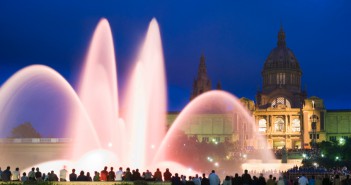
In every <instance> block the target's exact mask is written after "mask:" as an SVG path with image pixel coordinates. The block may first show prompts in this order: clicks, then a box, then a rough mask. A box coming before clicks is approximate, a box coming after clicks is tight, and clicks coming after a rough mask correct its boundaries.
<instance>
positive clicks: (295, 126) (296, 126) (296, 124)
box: [291, 119, 301, 132]
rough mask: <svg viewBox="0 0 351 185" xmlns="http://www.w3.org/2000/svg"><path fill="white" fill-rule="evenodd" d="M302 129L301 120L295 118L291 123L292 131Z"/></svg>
mask: <svg viewBox="0 0 351 185" xmlns="http://www.w3.org/2000/svg"><path fill="white" fill-rule="evenodd" d="M300 130H301V125H300V120H299V119H293V120H292V124H291V131H292V132H300Z"/></svg>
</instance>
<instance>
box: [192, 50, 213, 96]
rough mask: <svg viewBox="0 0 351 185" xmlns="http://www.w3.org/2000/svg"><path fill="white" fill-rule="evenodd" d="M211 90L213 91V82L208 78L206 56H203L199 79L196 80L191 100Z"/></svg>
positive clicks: (198, 74) (198, 73)
mask: <svg viewBox="0 0 351 185" xmlns="http://www.w3.org/2000/svg"><path fill="white" fill-rule="evenodd" d="M209 90H211V81H210V79H209V78H208V76H207V68H206V63H205V56H204V55H201V57H200V64H199V68H198V72H197V77H196V79H194V83H193V90H192V93H191V97H190V100H192V99H194V98H195V97H196V96H198V95H200V94H202V93H204V92H206V91H209Z"/></svg>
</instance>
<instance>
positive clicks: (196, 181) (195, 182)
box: [193, 174, 231, 185]
mask: <svg viewBox="0 0 351 185" xmlns="http://www.w3.org/2000/svg"><path fill="white" fill-rule="evenodd" d="M193 182H194V184H195V185H201V180H200V178H199V175H198V174H196V175H195V177H194V178H193ZM230 185H231V184H230Z"/></svg>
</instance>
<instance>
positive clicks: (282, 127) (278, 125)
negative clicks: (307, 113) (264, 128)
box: [274, 118, 285, 132]
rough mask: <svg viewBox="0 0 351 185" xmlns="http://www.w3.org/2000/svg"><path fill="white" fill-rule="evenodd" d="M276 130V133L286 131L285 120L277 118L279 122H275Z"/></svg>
mask: <svg viewBox="0 0 351 185" xmlns="http://www.w3.org/2000/svg"><path fill="white" fill-rule="evenodd" d="M274 130H275V131H276V132H283V131H285V124H284V120H283V118H277V120H276V121H275V122H274Z"/></svg>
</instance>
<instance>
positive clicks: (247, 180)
mask: <svg viewBox="0 0 351 185" xmlns="http://www.w3.org/2000/svg"><path fill="white" fill-rule="evenodd" d="M241 179H242V182H243V185H251V184H252V178H251V175H250V174H249V173H248V171H247V170H245V171H244V174H243V175H242V176H241Z"/></svg>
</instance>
